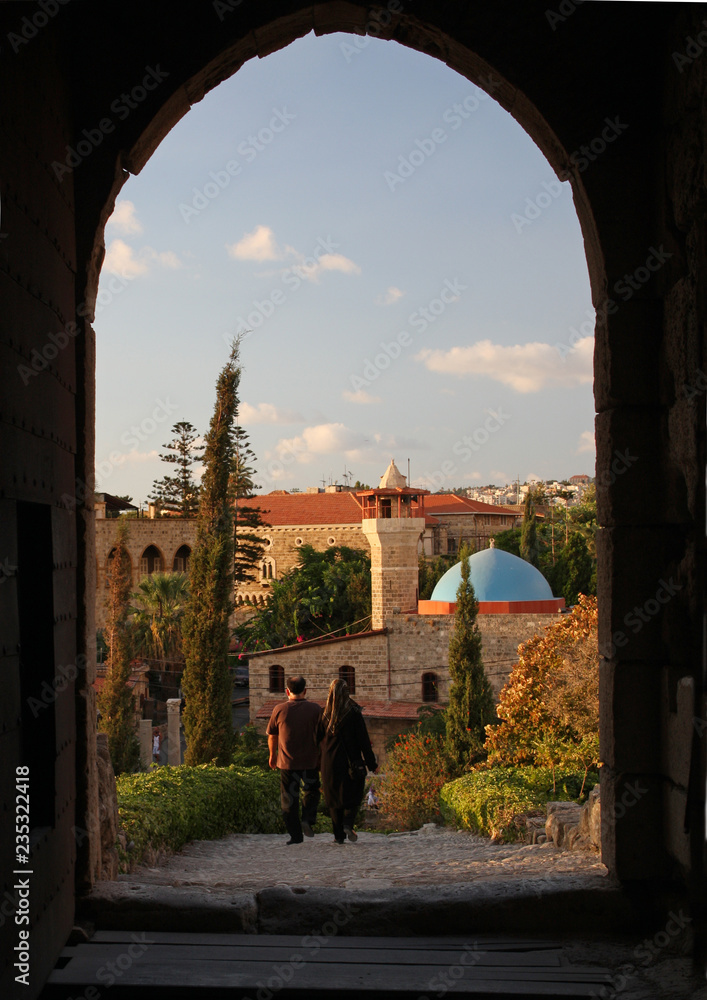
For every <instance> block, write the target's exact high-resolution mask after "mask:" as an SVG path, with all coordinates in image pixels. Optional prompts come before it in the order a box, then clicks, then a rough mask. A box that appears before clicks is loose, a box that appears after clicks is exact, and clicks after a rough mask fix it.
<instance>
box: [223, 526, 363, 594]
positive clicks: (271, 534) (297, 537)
mask: <svg viewBox="0 0 707 1000" xmlns="http://www.w3.org/2000/svg"><path fill="white" fill-rule="evenodd" d="M265 520H267V514H266V515H265ZM253 534H256V535H260V536H262V537H263V538H265V539H266V540H267V541H268V542H269V543H270V544H269V545H268V547H267V548H266V549H265V550H264V552H263V562H264V563H265V564H266V565H268V564H269V565H271V566H272V577H274V578H276V579H277V578H279V577H281V576H282V574H283V573H286V572H287V571H288V570H291V569H294V568H295V566H298V565H299V558H298V550H299V548H300V547H301V546H302V545H311V546H312V547H313V548H314V549H316V550H317V552H324V551H325V549H328V548H331V547H332V546H334V545H337V546H338V545H345V546H347V547H348V548H351V549H363V550H364V551H365V552H368V551H370V547H369V545H368V539H367V538H366V537H365V535H364V534H363V532H362V531H361V525H360V524H299V525H298V524H287V525H274V526H269V527H266V528H256V529H255V530H254V531H253ZM269 576H270V571H269V570H268V578H269ZM268 578H266V577H264V576H263V575H262V571H261V572H259V575H258V578H257V579H254V580H252V581H248V582H247V583H242V584H241V585H240V586H239V587H238V589H237V590H236V601H237V602H238V603H239V604H243V603H246V602H249V603H252V604H263V603H264V602H265V601H266V600H267V597H268V594H269V593H270V587H269V585H268V583H267V579H268Z"/></svg>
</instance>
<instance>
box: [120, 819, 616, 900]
mask: <svg viewBox="0 0 707 1000" xmlns="http://www.w3.org/2000/svg"><path fill="white" fill-rule="evenodd" d="M285 841H286V837H285V836H284V835H275V834H232V835H231V836H228V837H224V838H222V839H221V840H201V841H196V842H195V843H193V844H189V845H187V846H186V847H185V848H184V849H183V850H182V851H181V852H180V853H179V854H175V855H172V856H171V857H169V858H167V860H166V861H165V863H163V864H161V865H159V866H158V867H144V866H143V867H140V868H137V869H136V870H135V871H134V872H132V873H131V874H129V875H121V876H120V881H121V882H128V883H136V884H140V885H155V886H157V885H162V886H174V887H195V888H196V887H202V888H205V889H208V890H210V891H211V892H216V893H219V892H224V893H226V892H232V891H233V890H235V889H246V890H251V891H253V890H255V891H258V890H260V889H265V888H267V887H271V886H295V885H296V886H308V887H315V886H316V887H323V886H327V887H338V888H344V889H366V888H371V889H376V888H387V887H394V886H423V885H452V884H456V885H458V884H460V883H466V884H469V883H473V882H475V881H479V880H483V881H484V882H488V881H490V880H497V879H498V880H500V879H503V880H506V881H508V880H513V879H529V878H532V879H533V880H537V879H540V880H542V879H543V878H556V877H557V876H563V875H566V876H568V877H571V876H573V875H575V876H579V875H581V876H584V875H604V874H606V868H605V867H604V865H602V863H601V861H600V860H599V856H598V855H597V854H590V853H585V852H582V851H558V850H556V848H555V847H554V846H553V845H552V844H542V845H541V844H532V845H531V844H494V843H492V842H491V841H490V840H488V839H487V838H485V837H477V836H474V835H473V834H470V833H466V832H464V831H458V830H451V829H447V828H445V827H437V826H435V825H434V824H428V825H426V826H424V827H423V828H422V829H421V830H416V831H414V832H411V833H393V834H388V835H385V834H382V833H366V832H364V833H360V834H359V835H358V841H357V842H356V843H355V844H351V843H346V844H344V845H342V846H339V845H338V844H335V843H334V840H333V838H332V835H331V834H330V833H327V834H325V833H320V834H317V835H316V836H315V837H314V838H313V839H312V840H305V841H304V843H303V844H298V845H293V846H290V847H288V846H286V844H285Z"/></svg>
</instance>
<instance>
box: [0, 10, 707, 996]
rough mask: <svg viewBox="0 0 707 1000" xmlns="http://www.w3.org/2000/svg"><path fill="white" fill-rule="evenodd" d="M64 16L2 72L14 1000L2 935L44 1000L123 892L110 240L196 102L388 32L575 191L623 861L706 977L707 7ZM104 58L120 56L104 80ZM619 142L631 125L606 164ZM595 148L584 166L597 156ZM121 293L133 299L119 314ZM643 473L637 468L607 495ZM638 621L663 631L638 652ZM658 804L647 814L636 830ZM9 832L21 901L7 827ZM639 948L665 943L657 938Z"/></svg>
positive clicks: (609, 732)
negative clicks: (100, 534)
mask: <svg viewBox="0 0 707 1000" xmlns="http://www.w3.org/2000/svg"><path fill="white" fill-rule="evenodd" d="M43 6H44V7H45V8H46V10H40V9H39V7H38V6H37V5H35V4H33V3H27V4H19V3H11V4H9V3H5V4H0V35H2V38H3V45H4V46H5V47H6V49H7V52H6V53H4V54H6V55H7V56H8V58H4V57H3V59H2V60H0V90H1V92H2V94H3V95H4V97H5V101H4V103H3V111H2V130H3V136H4V141H3V142H2V143H0V179H1V183H2V191H1V194H2V223H1V229H2V232H1V233H0V237H1V238H0V282H1V288H2V292H1V294H2V297H3V299H2V303H3V323H2V331H1V332H0V352H1V354H2V370H1V371H2V374H1V378H2V394H1V395H0V399H1V401H2V402H1V406H2V420H1V421H0V433H1V434H2V456H3V461H2V463H1V465H0V566H1V567H2V569H1V571H0V580H1V581H2V583H1V585H0V634H1V635H2V637H3V638H2V643H1V644H0V662H1V663H2V676H3V679H4V685H3V699H2V702H1V703H0V749H1V751H2V759H3V761H4V762H5V767H4V768H3V772H2V775H1V776H0V781H1V782H2V801H3V802H11V801H12V799H13V796H14V792H15V777H16V769H17V768H23V769H24V768H29V769H30V771H31V774H32V795H33V800H32V801H33V803H35V809H34V812H33V816H32V824H33V828H34V832H35V833H36V836H34V837H33V840H32V850H31V869H32V872H33V875H32V908H31V915H30V920H31V923H30V932H31V937H32V963H31V972H30V979H29V986H28V987H23V986H18V984H17V983H15V981H14V976H15V970H14V969H13V967H12V961H13V960H12V958H11V957H10V956H12V955H13V951H12V949H13V946H14V945H15V944H16V943H17V935H16V932H17V927H16V925H15V924H14V921H13V920H11V919H5V920H4V921H3V923H2V925H1V926H0V945H1V946H2V947H1V948H0V954H1V955H2V956H3V960H4V965H3V966H2V967H1V969H0V991H1V992H2V994H3V996H16V995H20V993H21V995H22V996H23V997H25V998H26V1000H33V998H34V997H36V996H38V995H39V992H40V990H41V988H42V986H43V984H44V982H45V981H46V979H47V977H48V975H49V973H50V970H51V969H52V967H53V966H54V964H55V962H56V959H57V957H58V955H59V953H60V950H61V949H62V947H63V946H64V944H65V943H66V941H67V938H68V937H69V934H70V932H71V928H72V924H73V921H74V914H75V912H76V901H77V898H80V897H81V896H82V895H83V894H85V893H86V892H87V891H88V890H89V889H90V887H91V886H92V884H93V883H94V882H95V881H96V879H98V878H99V877H100V873H101V871H102V864H101V854H102V849H103V848H102V843H101V830H100V825H99V787H100V786H99V770H98V758H97V740H96V712H95V692H94V689H93V680H94V676H95V663H94V657H93V650H94V648H95V622H94V609H95V605H96V596H95V591H96V556H95V529H94V517H93V492H94V483H93V475H94V468H95V447H94V445H95V417H94V396H95V356H96V344H95V334H94V330H93V327H92V325H91V324H92V322H93V318H94V316H95V313H96V308H97V307H99V308H100V307H101V306H102V305H103V304H104V303H103V302H97V296H98V278H99V274H100V269H101V265H102V262H103V258H104V255H105V241H104V228H105V224H106V220H107V219H108V218H109V217H110V215H111V213H112V211H113V207H114V205H115V200H116V197H117V196H118V195H119V193H120V191H121V188H122V187H123V185H124V184H125V182H126V180H127V179H128V177H129V176H130V174H131V173H132V174H137V173H139V172H140V170H142V169H143V167H144V166H145V164H146V163H147V162H148V161H149V159H150V157H151V156H152V154H153V153H154V151H155V150H156V149H157V147H158V146H159V144H160V142H161V141H162V139H163V138H164V137H165V136H166V135H167V134H168V133H169V131H170V130H171V129H172V128H173V127H174V126H175V125H176V124H177V123H178V122H179V120H180V118H181V117H182V116H183V115H185V114H188V113H189V109H190V108H191V106H192V105H193V104H195V103H197V102H198V101H200V100H201V99H202V98H203V97H204V95H205V94H206V93H208V92H209V91H211V90H212V89H213V88H215V87H216V86H218V84H219V83H221V82H222V81H223V80H226V79H228V78H229V77H231V76H233V74H235V73H236V72H238V71H239V69H240V67H241V66H242V65H243V64H244V63H245V62H246V61H247V60H250V59H254V58H267V56H268V55H269V54H270V53H271V52H274V51H275V50H277V49H280V48H283V47H284V46H286V45H288V44H290V43H291V42H293V41H294V40H295V39H297V38H299V37H301V36H303V35H305V34H308V33H309V32H312V31H314V32H315V33H317V34H327V33H331V32H346V33H355V34H357V35H358V36H360V38H361V39H363V40H364V41H365V39H366V37H367V36H368V35H371V34H375V35H377V36H378V37H379V38H381V39H385V40H386V43H387V44H388V45H390V46H394V45H396V44H403V45H406V46H408V47H410V48H413V49H415V50H417V51H419V52H421V53H425V55H426V56H427V57H429V58H434V59H438V60H440V62H441V63H443V64H446V65H447V66H449V67H450V68H451V70H453V71H454V72H456V73H458V74H459V79H460V81H463V80H467V81H471V83H472V84H473V85H474V86H477V87H481V88H482V89H484V90H486V91H487V92H490V93H491V94H492V96H493V98H494V100H496V101H498V102H499V103H500V105H501V106H502V107H503V108H505V109H506V110H507V111H508V113H509V114H510V115H511V116H512V117H513V118H514V119H515V120H516V121H517V122H518V123H519V125H520V126H521V127H522V128H524V129H525V130H526V131H527V133H528V134H529V135H530V136H531V137H532V139H533V140H534V141H535V143H536V144H537V146H538V147H539V149H540V150H541V151H542V153H543V155H544V156H545V157H546V158H547V161H548V176H551V175H553V174H554V176H556V177H557V178H560V179H562V180H563V181H568V182H569V185H570V186H571V189H572V196H573V200H574V206H575V209H576V211H577V217H578V221H579V225H580V227H581V231H582V237H583V240H584V248H585V252H586V258H587V268H588V272H589V278H590V283H591V292H592V303H593V305H594V308H595V310H596V338H595V341H596V343H595V357H594V376H595V381H594V393H595V402H596V409H597V414H598V415H597V420H596V447H597V457H596V480H597V483H598V484H599V485H598V489H597V496H598V520H599V524H600V530H599V533H598V539H597V554H598V588H597V589H598V600H599V647H600V654H601V657H602V662H601V685H600V699H601V727H602V731H601V739H602V759H603V761H604V766H603V767H602V769H601V801H602V820H603V821H602V860H603V862H604V863H605V864H606V865H607V866H608V869H609V872H610V875H611V876H612V877H613V878H616V879H618V880H619V882H620V883H621V885H622V886H623V888H624V891H625V892H626V893H627V894H630V895H632V896H633V897H634V898H635V899H637V900H639V901H640V902H639V905H638V906H637V907H636V913H637V914H640V915H641V917H643V916H644V915H645V914H647V913H653V914H655V916H656V920H659V919H660V917H659V914H660V913H661V905H662V900H663V899H664V898H666V897H665V896H664V894H665V893H667V892H670V893H671V896H670V898H671V900H674V901H675V905H677V906H678V907H679V906H683V907H684V912H685V913H686V914H689V916H690V919H691V921H692V923H691V924H690V927H691V930H692V933H693V939H694V945H693V949H694V954H695V956H696V957H703V956H704V954H705V953H706V952H707V918H706V913H705V905H704V900H705V899H706V898H707V850H706V847H705V844H706V840H705V789H706V787H707V741H706V740H705V738H704V732H705V726H706V725H707V723H706V722H705V720H707V700H706V690H707V688H706V683H705V677H706V676H707V673H706V661H705V655H706V654H705V649H706V648H707V647H706V646H705V641H704V611H705V603H706V598H707V574H706V573H705V509H706V486H705V475H704V469H705V455H706V454H707V424H706V423H705V415H704V405H703V404H704V392H705V375H704V372H705V364H706V363H707V357H706V350H705V343H704V330H705V321H706V318H707V250H706V248H705V240H704V233H705V231H706V230H707V152H706V151H707V121H706V120H705V116H704V107H705V104H706V103H707V58H705V55H704V53H703V52H702V48H703V46H702V47H700V45H699V43H698V42H697V41H696V39H697V38H702V37H703V32H704V24H703V23H702V22H703V20H704V18H705V13H704V5H702V4H688V3H670V4H668V3H652V4H647V3H644V4H641V5H640V7H638V6H637V5H636V4H618V3H611V4H609V3H591V4H590V3H586V4H576V3H575V4H565V5H559V6H558V5H553V6H552V9H548V5H547V3H546V2H542V3H541V2H539V0H523V3H520V2H515V3H514V2H504V3H493V4H491V3H468V4H451V3H445V4H441V3H436V2H434V0H416V3H414V4H407V3H401V4H397V5H396V4H388V7H387V9H386V10H385V11H384V15H385V16H384V17H381V18H378V17H376V18H372V16H371V4H370V3H368V2H367V0H366V2H363V0H347V2H346V3H340V2H334V0H279V2H278V3H277V4H272V3H250V4H242V5H238V4H236V3H234V2H232V3H230V4H226V3H224V4H223V5H222V6H223V8H226V7H229V6H230V7H231V8H232V11H231V12H228V11H227V12H225V13H224V14H222V15H219V16H217V15H216V14H215V12H214V7H213V5H212V4H210V3H204V2H202V0H183V2H182V3H180V4H171V5H169V7H168V8H167V7H165V5H164V4H160V3H153V4H139V5H138V4H126V3H125V2H122V3H117V2H116V0H104V2H103V3H100V4H85V3H84V4H44V5H43ZM560 7H561V8H562V9H561V10H560ZM47 11H48V12H49V13H47ZM548 16H551V18H552V22H550V21H549V19H548ZM23 19H26V20H25V25H24V28H23ZM23 30H25V31H26V34H24V35H21V34H20V32H22V31H23ZM11 37H12V38H13V39H18V41H17V43H16V45H17V47H16V50H15V51H14V52H13V51H12V45H13V44H14V42H11V41H10V40H9V39H10V38H11ZM106 39H110V46H111V51H113V52H116V53H119V54H120V55H119V57H116V58H107V56H106ZM357 58H359V59H362V60H364V62H365V56H360V57H357ZM364 62H360V63H359V64H358V65H357V72H361V73H362V74H364V75H365V74H366V72H367V71H366V67H365V65H364ZM148 66H151V67H157V66H161V67H163V68H164V69H165V70H166V73H167V74H168V75H166V76H165V78H164V79H163V81H162V82H161V83H160V84H159V86H156V87H154V89H151V90H148V89H145V90H143V91H142V92H141V94H140V97H141V99H140V101H139V102H135V103H136V107H135V108H134V109H133V110H131V113H130V115H129V116H127V117H126V118H125V120H123V121H120V122H117V121H115V120H113V122H112V124H113V125H115V126H116V127H115V128H113V129H111V130H110V131H108V130H106V131H104V132H101V142H100V144H99V145H97V146H95V147H93V148H92V149H91V150H90V151H89V152H90V155H87V156H84V157H83V159H81V161H80V164H79V166H78V167H71V166H66V168H65V169H64V161H66V159H67V158H69V156H70V153H69V150H73V151H74V152H73V156H72V159H73V160H74V162H76V158H77V156H81V154H79V153H76V149H77V147H78V146H79V144H80V145H81V148H82V149H84V150H85V149H86V145H87V144H89V145H90V143H89V141H88V139H87V138H86V135H85V133H84V130H86V131H88V132H89V133H90V134H93V135H96V134H97V132H98V130H97V124H98V123H100V122H103V121H104V120H105V115H106V114H107V113H108V110H109V109H110V106H111V102H113V101H114V100H115V98H116V95H119V94H121V93H128V92H130V91H131V90H132V89H133V88H135V87H136V84H138V83H139V82H140V81H141V80H142V79H143V77H144V76H145V73H146V67H148ZM153 82H154V81H151V84H150V85H151V86H152V83H153ZM609 116H612V118H611V119H610V120H618V121H619V122H620V123H621V124H623V125H626V126H627V127H626V128H625V130H624V131H623V133H622V134H620V135H619V136H617V137H616V141H614V142H610V143H607V142H605V140H604V139H602V131H603V130H604V129H605V128H606V119H607V118H609ZM616 116H619V117H618V118H616ZM109 124H111V123H109ZM322 143H323V149H324V150H326V143H327V138H326V137H323V139H322ZM589 146H591V147H592V149H593V150H595V151H594V152H592V154H591V155H592V157H593V159H592V160H591V161H589V162H587V158H586V157H584V155H583V154H582V153H581V152H580V151H581V149H582V147H589ZM596 150H600V152H596ZM55 162H56V163H58V164H59V166H60V167H61V168H62V171H63V172H62V176H61V179H59V178H58V177H57V173H56V170H55V169H53V166H52V165H53V164H54V163H55ZM469 239H470V241H471V240H473V239H474V227H473V226H472V225H470V226H469ZM628 281H630V282H631V284H630V285H629V284H628ZM124 287H125V284H124V283H122V284H121V281H120V280H119V279H113V280H112V281H111V282H109V284H108V290H107V292H104V293H103V294H104V295H105V294H108V295H109V296H110V295H115V294H119V293H120V292H121V290H122V289H123V288H124ZM581 319H583V317H577V320H578V321H579V320H581ZM197 349H198V336H197V334H196V333H195V350H197ZM307 349H308V345H307V344H303V345H302V350H303V351H306V350H307ZM571 349H572V348H571V346H569V347H568V348H567V350H571ZM185 360H186V361H187V362H188V359H185ZM138 362H139V359H138ZM273 363H277V359H273ZM629 448H630V454H631V455H632V456H634V457H635V461H634V462H633V464H632V465H631V466H630V467H629V468H626V467H625V466H622V467H621V471H620V472H619V473H617V471H616V469H614V471H612V465H614V464H616V463H619V464H620V458H619V456H621V455H623V454H625V452H626V450H627V449H629ZM665 583H667V584H668V585H669V586H670V594H669V595H668V596H669V599H668V600H666V599H665V597H666V591H665V589H664V584H665ZM656 594H659V595H660V597H661V601H662V603H661V601H658V600H657V599H656V598H655V595H656ZM634 608H640V609H641V610H642V611H643V620H642V621H641V626H640V628H639V629H638V630H636V629H635V626H634V627H632V625H631V624H630V623H631V622H633V621H634V619H633V618H632V615H633V609H634ZM644 608H649V609H650V613H649V612H647V611H644ZM69 668H71V669H69ZM66 671H68V674H70V675H72V676H71V679H70V680H68V681H67V680H66V676H65V674H64V673H62V672H66ZM47 689H48V690H49V691H51V692H54V693H56V697H55V698H52V699H51V700H49V701H47V702H46V709H45V710H44V711H43V712H42V713H41V715H40V716H39V717H37V718H34V717H33V716H32V713H31V712H29V711H28V710H27V704H28V698H31V697H39V698H41V696H42V694H43V692H45V691H46V690H47ZM20 773H24V772H20ZM637 784H640V786H641V788H642V789H645V794H643V795H642V797H641V798H640V799H639V800H638V801H636V800H635V799H634V800H633V804H632V805H631V808H624V807H623V804H622V803H623V801H624V800H625V797H626V795H627V794H629V789H631V788H635V787H636V785H637ZM604 820H605V822H604ZM1 829H2V837H0V861H2V865H1V867H2V872H3V880H4V884H3V886H2V887H0V892H1V893H2V895H3V899H4V900H5V901H6V902H7V897H6V896H5V893H7V894H8V896H9V898H10V900H12V899H13V898H14V892H13V882H14V878H15V877H14V876H13V875H12V874H11V873H12V871H13V868H14V862H13V850H14V833H15V826H14V815H13V814H12V812H11V810H9V809H8V810H7V811H6V812H5V813H4V815H3V819H2V825H1ZM79 832H80V835H79ZM549 891H550V892H551V890H549ZM300 898H301V899H302V900H303V901H304V900H305V897H300ZM12 905H13V904H12V903H10V904H9V906H10V907H12ZM302 905H305V904H304V902H303V904H302ZM424 905H425V904H424V902H422V903H421V906H422V908H423V917H424V915H425V912H424ZM6 909H7V906H6ZM548 912H555V913H559V912H560V909H559V908H557V907H552V906H550V907H548ZM561 912H563V913H566V912H567V911H566V909H564V910H562V911H561ZM663 926H664V925H663ZM546 929H547V930H548V932H549V933H550V932H553V931H554V930H560V929H563V930H564V929H565V928H557V927H552V926H551V925H549V924H546ZM292 930H293V932H294V930H295V928H294V927H293V928H292ZM626 931H627V933H628V932H630V933H634V932H635V934H636V940H641V938H642V937H643V929H642V927H639V925H638V919H637V920H636V921H635V922H634V923H631V921H630V920H629V919H627V925H626ZM15 987H18V990H19V992H18V990H16V989H15Z"/></svg>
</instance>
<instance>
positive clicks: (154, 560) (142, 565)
mask: <svg viewBox="0 0 707 1000" xmlns="http://www.w3.org/2000/svg"><path fill="white" fill-rule="evenodd" d="M114 555H115V549H111V551H110V553H109V555H108V559H107V560H106V586H108V571H109V570H110V564H111V562H112V560H113V557H114ZM128 558H130V557H129V556H128ZM190 559H191V548H190V546H188V545H182V546H180V547H179V548H178V549H177V551H176V552H175V554H174V559H173V561H172V572H173V573H188V572H189V560H190ZM164 563H165V561H164V558H163V556H162V553H161V552H160V550H159V549H158V548H157V546H156V545H148V546H147V548H146V549H145V551H144V552H143V553H142V555H141V556H140V559H139V560H138V573H139V576H140V579H142V577H144V576H152V574H153V573H162V572H163V571H164ZM131 569H132V560H131Z"/></svg>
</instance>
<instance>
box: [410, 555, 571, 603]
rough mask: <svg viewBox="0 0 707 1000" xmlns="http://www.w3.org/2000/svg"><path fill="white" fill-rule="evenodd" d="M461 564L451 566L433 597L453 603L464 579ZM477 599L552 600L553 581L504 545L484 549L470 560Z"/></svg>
mask: <svg viewBox="0 0 707 1000" xmlns="http://www.w3.org/2000/svg"><path fill="white" fill-rule="evenodd" d="M461 567H462V564H461V563H460V562H458V563H457V564H456V565H455V566H452V568H451V569H448V570H447V572H446V573H445V574H444V576H443V577H442V579H441V580H439V581H438V582H437V586H436V587H435V589H434V590H433V591H432V597H431V598H430V600H432V601H448V602H449V603H450V604H454V603H455V602H456V599H457V590H458V588H459V584H460V583H461V579H462V568H461ZM469 568H470V570H471V582H472V583H473V585H474V593H475V594H476V600H477V601H549V600H552V596H553V595H552V590H551V588H550V584H549V583H548V582H547V580H546V579H545V577H544V576H543V575H542V573H541V572H540V570H539V569H536V568H535V566H532V565H531V564H530V563H529V562H526V561H525V559H519V558H518V556H514V555H511V553H510V552H504V551H503V549H495V548H492V549H482V551H481V552H475V553H474V555H473V556H472V557H471V559H470V560H469Z"/></svg>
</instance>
